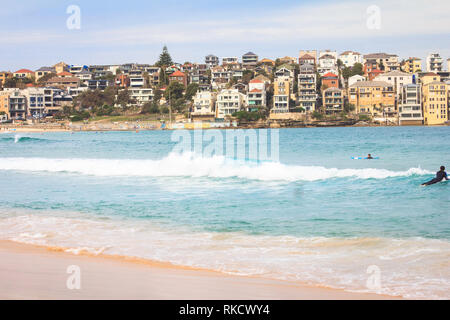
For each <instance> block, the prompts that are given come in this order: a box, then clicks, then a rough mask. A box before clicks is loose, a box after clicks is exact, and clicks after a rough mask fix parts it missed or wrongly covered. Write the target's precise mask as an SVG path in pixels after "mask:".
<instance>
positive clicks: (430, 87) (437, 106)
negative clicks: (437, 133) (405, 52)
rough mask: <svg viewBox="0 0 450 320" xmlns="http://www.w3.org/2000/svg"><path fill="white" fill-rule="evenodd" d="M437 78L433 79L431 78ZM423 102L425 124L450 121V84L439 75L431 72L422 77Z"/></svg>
mask: <svg viewBox="0 0 450 320" xmlns="http://www.w3.org/2000/svg"><path fill="white" fill-rule="evenodd" d="M433 78H434V79H436V80H431V79H433ZM422 81H423V84H422V103H423V117H424V124H426V125H437V124H443V123H445V122H447V121H448V109H449V106H448V90H449V88H448V84H446V83H444V82H441V81H440V77H439V76H438V75H436V76H433V74H429V75H428V76H425V77H424V79H422Z"/></svg>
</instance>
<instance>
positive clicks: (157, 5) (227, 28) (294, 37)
mask: <svg viewBox="0 0 450 320" xmlns="http://www.w3.org/2000/svg"><path fill="white" fill-rule="evenodd" d="M2 2H4V3H2V8H1V10H0V43H1V44H2V50H1V51H0V70H10V71H15V70H17V69H20V68H28V69H32V70H36V69H38V68H40V67H41V66H50V65H54V64H55V63H57V62H60V61H64V62H66V63H68V64H74V65H89V64H122V63H130V62H137V63H149V64H152V63H154V62H155V61H156V60H157V59H158V56H159V54H160V53H161V50H162V47H163V46H164V45H167V46H168V48H169V52H170V54H171V55H172V58H173V59H174V60H175V61H177V62H180V63H183V62H185V61H190V62H199V63H200V62H204V57H205V56H206V55H208V54H214V55H217V56H219V57H226V56H237V57H241V56H242V55H243V54H244V53H246V52H248V51H252V52H255V53H256V54H258V55H259V57H260V59H262V58H271V59H275V58H277V57H284V56H292V57H298V55H299V51H300V50H309V49H316V50H325V49H330V50H336V51H338V53H341V52H343V51H345V50H353V51H358V52H361V53H363V54H364V53H373V52H387V53H395V54H398V55H399V56H400V57H401V58H407V57H410V56H417V57H420V58H422V59H425V57H426V55H427V54H428V53H430V52H438V53H440V54H441V56H442V57H443V58H444V60H447V59H448V58H450V1H449V0H370V1H367V0H344V1H331V0H315V1H301V0H297V1H293V0H276V1H274V0H257V1H256V0H227V1H215V0H191V1H189V2H188V1H180V0H178V1H174V0H146V1H145V0H126V1H124V0H122V1H115V0H110V1H98V0H88V1H87V0H70V1H66V0H39V1H37V0H20V1H8V2H6V0H2ZM71 6H77V8H79V12H80V15H79V19H77V17H78V16H76V17H75V19H74V15H73V13H74V11H70V10H69V12H68V8H69V9H70V8H71ZM68 20H69V26H70V28H69V27H68ZM77 21H79V22H80V23H79V28H74V26H75V27H76V26H77V24H76V22H77ZM445 67H446V66H445Z"/></svg>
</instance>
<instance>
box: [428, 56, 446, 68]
mask: <svg viewBox="0 0 450 320" xmlns="http://www.w3.org/2000/svg"><path fill="white" fill-rule="evenodd" d="M426 63H427V72H440V71H442V70H443V69H442V58H441V56H440V55H439V53H430V54H429V55H428V56H427V60H426Z"/></svg>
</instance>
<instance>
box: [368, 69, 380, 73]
mask: <svg viewBox="0 0 450 320" xmlns="http://www.w3.org/2000/svg"><path fill="white" fill-rule="evenodd" d="M370 73H383V71H381V70H380V69H372V71H370Z"/></svg>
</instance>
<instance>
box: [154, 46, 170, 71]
mask: <svg viewBox="0 0 450 320" xmlns="http://www.w3.org/2000/svg"><path fill="white" fill-rule="evenodd" d="M172 64H173V61H172V57H171V56H170V54H169V50H168V49H167V46H164V48H163V51H162V53H161V54H160V55H159V60H158V62H157V63H156V66H158V67H163V66H166V67H168V66H171V65H172Z"/></svg>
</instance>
